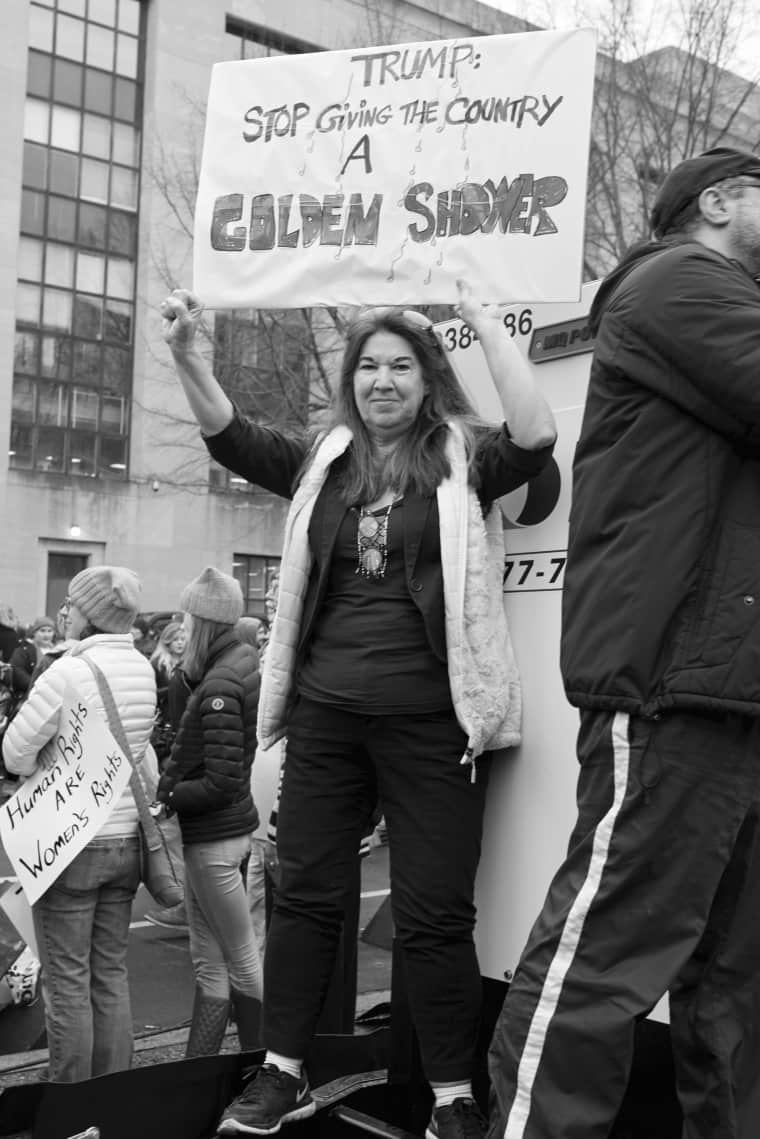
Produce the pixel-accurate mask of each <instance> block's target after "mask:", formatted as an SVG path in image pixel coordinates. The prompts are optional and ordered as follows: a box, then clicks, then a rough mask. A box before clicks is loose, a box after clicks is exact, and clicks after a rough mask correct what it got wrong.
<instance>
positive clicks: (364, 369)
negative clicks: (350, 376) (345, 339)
mask: <svg viewBox="0 0 760 1139" xmlns="http://www.w3.org/2000/svg"><path fill="white" fill-rule="evenodd" d="M424 398H425V381H424V378H423V375H422V368H421V367H420V363H419V361H418V359H417V357H416V355H415V353H414V350H413V348H412V346H411V344H409V342H408V341H407V340H405V339H404V337H403V336H399V335H398V334H397V333H395V332H388V331H387V330H385V329H381V330H380V331H378V332H373V333H372V335H371V336H369V337H367V340H366V341H365V343H364V347H363V348H362V350H361V354H360V356H359V360H358V363H357V365H356V371H355V372H354V399H355V401H356V408H357V411H358V412H359V415H360V416H361V418H362V420H363V422H364V425H365V427H366V428H367V431H368V432H369V434H370V436H371V437H372V438H373V439H377V440H378V441H380V442H384V441H386V440H393V439H396V438H398V437H399V436H400V435H403V434H404V432H405V431H407V430H408V429H409V428H410V427H411V426H412V424H413V423H414V421H415V419H416V418H417V414H418V412H419V410H420V407H421V406H422V401H423V399H424Z"/></svg>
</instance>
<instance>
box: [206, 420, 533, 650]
mask: <svg viewBox="0 0 760 1139" xmlns="http://www.w3.org/2000/svg"><path fill="white" fill-rule="evenodd" d="M205 442H206V445H207V447H208V449H209V451H210V453H211V455H212V456H213V458H214V459H216V461H217V462H218V463H221V464H222V465H223V466H225V467H228V468H229V469H230V470H233V471H235V472H236V473H237V474H239V475H241V476H242V477H243V478H246V479H248V480H249V482H253V483H257V484H258V485H259V486H263V487H265V488H266V489H267V490H270V491H272V492H273V493H274V494H279V495H282V496H283V497H285V498H291V497H292V494H293V484H294V482H295V480H296V479H297V477H298V474H299V472H300V470H301V468H302V466H303V463H304V460H305V458H306V454H307V449H306V445H305V443H304V442H303V441H302V440H298V439H293V438H291V437H290V436H286V435H283V434H282V433H280V432H278V431H275V430H274V429H273V428H268V427H260V426H259V425H258V424H255V423H253V422H251V421H250V420H244V419H243V418H242V417H241V416H240V414H239V413H237V412H236V414H235V418H234V419H233V420H232V422H231V423H230V424H229V426H228V427H226V428H225V429H224V431H221V432H219V434H218V435H214V436H210V437H208V438H207V439H206V440H205ZM552 450H553V446H548V447H542V448H540V449H538V450H536V451H527V450H525V449H523V448H522V447H518V446H517V444H515V443H513V442H512V440H511V439H510V436H509V432H508V431H507V429H506V427H505V426H502V427H495V428H493V429H492V430H489V429H485V430H484V431H483V433H482V435H481V437H480V438H479V439H478V440H477V449H476V455H475V460H474V462H475V465H476V468H477V478H476V483H477V486H476V489H477V492H478V495H479V497H480V499H481V502H483V504H484V505H485V504H489V505H490V503H491V502H493V501H495V499H497V498H499V497H501V496H502V495H505V494H508V493H509V492H510V491H512V490H515V489H516V488H517V487H519V486H522V485H523V483H525V482H527V481H528V479H530V478H532V477H533V476H534V475H537V474H539V473H540V472H541V470H543V468H544V467H545V466H546V464H547V463H548V462H549V460H550V458H551V454H552ZM341 461H342V460H341V459H338V460H336V462H335V463H333V465H332V467H331V469H330V472H329V474H328V477H327V479H326V480H325V483H324V486H323V487H322V489H321V491H320V493H319V495H318V497H317V501H316V503H315V504H314V512H313V514H312V517H311V522H310V525H309V540H310V542H311V543H312V548H311V552H312V555H313V563H312V569H311V573H310V576H309V583H308V586H307V590H306V597H305V599H304V608H303V617H302V619H301V628H300V633H299V639H298V656H297V660H298V662H300V661H301V660H303V659H304V657H305V655H306V653H307V651H308V647H309V643H310V640H311V635H312V632H313V630H314V624H315V622H316V619H317V616H318V614H319V611H320V609H321V607H322V603H323V602H324V599H325V596H326V594H327V586H328V578H329V574H330V565H331V559H332V552H333V548H334V546H335V541H336V539H337V536H338V531H339V529H340V525H341V523H342V521H343V518H344V516H345V513H346V511H347V510H348V506H347V504H346V503H345V501H343V499H342V498H341V497H340V495H339V492H338V486H337V480H338V474H339V470H340V463H341ZM404 558H405V562H406V582H407V587H408V590H409V596H410V597H411V599H412V601H413V602H414V604H415V605H416V606H417V608H418V609H419V611H420V613H421V615H422V618H423V621H424V623H425V631H426V633H427V637H428V641H429V644H430V647H431V649H432V651H433V652H434V653H435V655H436V656H437V657H438V659H439V660H441V661H445V660H446V630H445V614H444V603H443V569H442V567H441V558H440V541H439V527H438V504H437V501H436V498H435V495H418V494H413V493H407V494H405V495H404Z"/></svg>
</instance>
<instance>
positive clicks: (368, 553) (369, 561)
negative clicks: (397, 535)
mask: <svg viewBox="0 0 760 1139" xmlns="http://www.w3.org/2000/svg"><path fill="white" fill-rule="evenodd" d="M360 562H361V568H362V570H363V571H364V573H366V574H369V575H370V576H373V577H374V575H375V574H377V573H378V571H379V570H380V568H381V566H382V564H383V555H382V554H381V552H380V550H376V549H374V548H371V549H369V550H362V554H361V558H360Z"/></svg>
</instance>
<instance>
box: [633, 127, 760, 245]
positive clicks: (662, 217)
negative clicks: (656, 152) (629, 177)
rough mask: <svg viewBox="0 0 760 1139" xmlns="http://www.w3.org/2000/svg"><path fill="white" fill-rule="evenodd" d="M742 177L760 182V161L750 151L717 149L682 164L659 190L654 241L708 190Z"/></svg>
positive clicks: (653, 222)
mask: <svg viewBox="0 0 760 1139" xmlns="http://www.w3.org/2000/svg"><path fill="white" fill-rule="evenodd" d="M739 174H754V175H755V177H757V178H760V157H758V156H757V155H756V154H750V153H749V151H747V150H732V149H731V148H730V147H728V146H716V147H714V148H713V149H712V150H706V151H705V152H704V154H698V155H696V156H695V157H694V158H687V159H686V160H685V161H684V162H679V164H678V166H675V167H674V168H673V169H672V170H671V172H670V174H668V176H667V178H666V179H665V181H664V182H663V184H662V186H660V190H659V193H658V195H657V199H656V201H655V203H654V209H653V210H652V218H651V222H652V232H653V233H654V235H655V237H663V236H664V235H665V234H666V233H667V232H668V230H669V229H670V227H671V225H672V223H673V222H674V221H675V219H676V218H677V216H678V214H680V212H681V210H682V209H683V208H684V206H688V204H689V202H693V201H694V199H695V198H698V197H699V195H700V194H701V193H702V191H703V190H705V189H707V187H708V186H714V185H715V183H716V182H722V181H723V179H724V178H735V177H737V175H739Z"/></svg>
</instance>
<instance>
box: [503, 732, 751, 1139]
mask: <svg viewBox="0 0 760 1139" xmlns="http://www.w3.org/2000/svg"><path fill="white" fill-rule="evenodd" d="M578 759H579V762H580V775H579V779H578V820H577V822H576V825H575V828H574V830H573V833H572V836H571V839H570V846H569V850H568V855H567V858H566V860H565V862H564V863H563V865H562V866H561V867H560V869H559V870H558V872H557V874H556V876H555V878H554V881H553V882H552V884H551V886H550V888H549V893H548V896H547V899H546V902H545V903H544V907H543V910H542V912H541V914H540V916H539V918H538V920H537V922H536V924H535V925H534V927H533V930H532V932H531V935H530V938H529V941H528V944H527V946H526V948H525V950H524V952H523V954H522V958H521V961H520V964H519V966H518V969H517V971H516V973H515V978H514V981H513V982H512V985H511V986H510V990H509V992H508V993H507V998H506V1000H505V1002H504V1008H503V1010H502V1014H501V1018H500V1020H499V1023H498V1024H497V1026H496V1031H495V1033H494V1038H493V1042H492V1045H491V1052H490V1074H491V1083H492V1087H493V1092H494V1096H493V1113H492V1118H491V1129H490V1132H489V1135H490V1136H491V1139H606V1137H607V1136H608V1135H609V1133H610V1130H611V1128H612V1126H613V1124H614V1121H615V1117H616V1115H617V1112H618V1109H619V1106H620V1102H621V1100H622V1098H623V1094H624V1092H625V1089H626V1084H627V1081H628V1075H629V1072H630V1068H631V1063H632V1054H633V1039H634V1025H635V1022H636V1020H637V1019H638V1018H639V1017H642V1016H645V1015H646V1014H647V1013H648V1012H649V1011H650V1010H651V1009H652V1008H653V1006H654V1005H655V1004H656V1002H657V1000H658V999H659V998H660V997H661V996H662V995H663V994H664V993H666V992H668V993H669V995H670V1029H671V1038H672V1042H673V1051H674V1056H675V1063H676V1076H677V1083H678V1094H679V1099H680V1102H681V1106H682V1108H683V1114H684V1130H683V1137H684V1139H738V1137H740V1136H741V1137H742V1139H756V1136H757V1135H760V1120H758V1118H757V1105H755V1107H754V1109H753V1108H752V1107H751V1106H750V1104H751V1100H752V1098H753V1094H754V1093H755V1092H756V1089H757V1087H758V1082H759V1081H760V1046H759V1045H760V1042H759V1040H758V1035H759V1034H758V1031H757V1027H756V1026H757V1025H758V1022H759V1018H760V843H759V842H758V833H759V832H760V828H759V827H758V801H759V800H760V726H758V725H753V724H752V722H751V721H746V720H741V719H739V718H738V717H730V716H729V717H727V718H724V719H723V720H722V721H718V720H715V719H711V718H707V717H705V716H699V715H693V714H689V713H685V712H684V713H678V714H673V715H669V716H663V718H662V719H661V720H658V721H644V720H641V719H632V718H629V717H628V716H627V715H624V714H623V713H618V714H617V715H615V714H613V713H609V712H584V713H583V714H582V717H581V730H580V734H579V737H578ZM753 1110H754V1111H755V1113H756V1114H755V1118H754V1119H753V1118H751V1115H752V1112H753Z"/></svg>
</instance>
